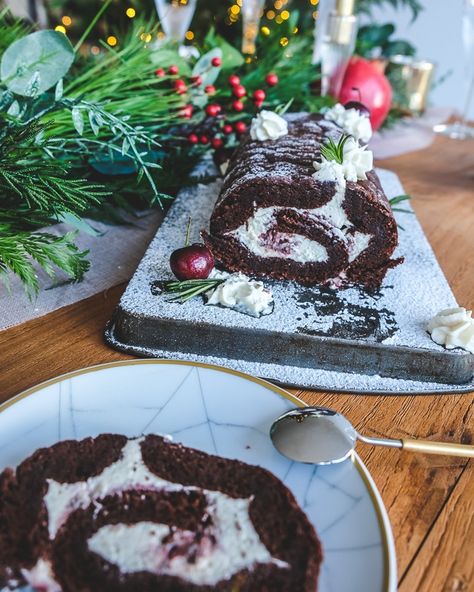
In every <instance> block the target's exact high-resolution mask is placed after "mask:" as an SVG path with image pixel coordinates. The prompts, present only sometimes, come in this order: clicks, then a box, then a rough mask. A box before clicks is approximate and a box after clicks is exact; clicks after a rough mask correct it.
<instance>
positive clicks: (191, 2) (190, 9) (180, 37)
mask: <svg viewBox="0 0 474 592" xmlns="http://www.w3.org/2000/svg"><path fill="white" fill-rule="evenodd" d="M196 3H197V0H155V5H156V10H157V12H158V17H159V19H160V22H161V26H162V27H163V31H164V33H165V35H166V38H167V39H169V40H172V41H176V42H178V43H180V44H181V43H182V42H183V41H184V36H185V35H186V31H187V30H188V29H189V25H190V24H191V21H192V20H193V16H194V12H195V10H196Z"/></svg>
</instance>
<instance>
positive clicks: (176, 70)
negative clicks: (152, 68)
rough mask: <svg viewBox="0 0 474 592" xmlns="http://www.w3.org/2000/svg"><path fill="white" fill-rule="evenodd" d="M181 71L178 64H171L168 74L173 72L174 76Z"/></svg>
mask: <svg viewBox="0 0 474 592" xmlns="http://www.w3.org/2000/svg"><path fill="white" fill-rule="evenodd" d="M178 72H179V68H178V66H170V67H169V68H168V74H171V75H172V76H176V74H177V73H178Z"/></svg>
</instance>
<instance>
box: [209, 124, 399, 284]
mask: <svg viewBox="0 0 474 592" xmlns="http://www.w3.org/2000/svg"><path fill="white" fill-rule="evenodd" d="M273 115H275V114H273ZM343 132H344V130H343V129H342V128H340V127H339V126H338V125H337V124H336V123H335V122H333V121H329V120H327V119H325V118H324V117H323V116H321V115H305V116H300V117H297V118H294V119H291V120H290V121H288V133H286V134H284V135H281V136H279V137H278V138H277V139H275V140H272V139H264V140H263V141H261V140H259V139H257V136H254V137H255V138H256V139H251V137H247V139H246V140H244V141H243V142H242V144H241V145H240V147H239V148H238V149H237V150H236V152H235V154H234V156H233V157H232V159H231V161H230V163H229V166H228V169H227V173H226V175H225V178H224V182H223V187H222V190H221V194H220V196H219V199H218V201H217V203H216V205H215V208H214V211H213V213H212V216H211V220H210V231H209V233H203V238H204V241H205V242H206V244H207V245H208V247H209V248H210V249H211V250H212V252H213V254H214V257H215V258H216V259H217V261H218V262H219V263H220V265H221V266H222V267H223V268H224V269H226V270H228V271H241V272H244V273H246V274H248V275H252V276H263V277H268V278H275V279H281V280H295V281H297V282H299V283H301V284H306V285H312V284H320V283H326V282H328V281H330V280H332V281H334V282H335V283H336V285H340V284H341V283H345V282H355V283H359V284H362V285H365V286H367V287H369V288H372V287H377V286H379V285H380V283H381V282H382V280H383V278H384V276H385V273H386V271H387V269H389V268H390V267H393V266H394V265H396V264H398V263H399V262H400V259H396V260H393V259H391V256H392V253H393V251H394V250H395V248H396V246H397V243H398V234H397V224H396V222H395V219H394V217H393V213H392V209H391V207H390V204H389V202H388V200H387V198H386V196H385V194H384V192H383V190H382V187H381V185H380V182H379V179H378V177H377V175H376V173H375V172H374V171H373V170H371V171H369V172H367V174H366V175H365V174H364V177H365V179H364V180H358V179H357V178H356V179H355V180H347V181H346V179H344V178H342V179H341V178H338V177H337V175H336V176H335V177H334V178H333V177H331V176H325V175H324V174H320V175H317V174H315V164H316V165H317V163H318V162H321V146H322V144H324V143H325V142H326V141H327V140H328V139H330V138H331V139H332V140H334V141H335V142H337V140H338V139H339V138H341V136H342V134H343ZM351 140H352V138H351ZM352 142H353V143H354V144H356V142H355V141H354V140H352ZM326 164H327V163H326ZM349 178H350V176H349Z"/></svg>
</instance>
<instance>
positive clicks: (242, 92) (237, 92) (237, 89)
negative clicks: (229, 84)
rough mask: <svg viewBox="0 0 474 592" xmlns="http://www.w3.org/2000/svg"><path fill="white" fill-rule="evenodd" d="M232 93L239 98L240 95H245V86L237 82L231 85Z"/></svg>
mask: <svg viewBox="0 0 474 592" xmlns="http://www.w3.org/2000/svg"><path fill="white" fill-rule="evenodd" d="M232 94H233V95H234V97H237V98H238V99H241V98H242V97H245V95H246V94H247V91H246V90H245V88H244V87H243V86H242V85H241V84H237V85H236V86H234V87H233V89H232Z"/></svg>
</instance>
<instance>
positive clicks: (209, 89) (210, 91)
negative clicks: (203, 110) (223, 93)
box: [204, 84, 216, 95]
mask: <svg viewBox="0 0 474 592" xmlns="http://www.w3.org/2000/svg"><path fill="white" fill-rule="evenodd" d="M204 92H205V93H206V95H213V94H214V93H215V92H216V87H215V86H214V85H213V84H208V85H207V86H205V87H204Z"/></svg>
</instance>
